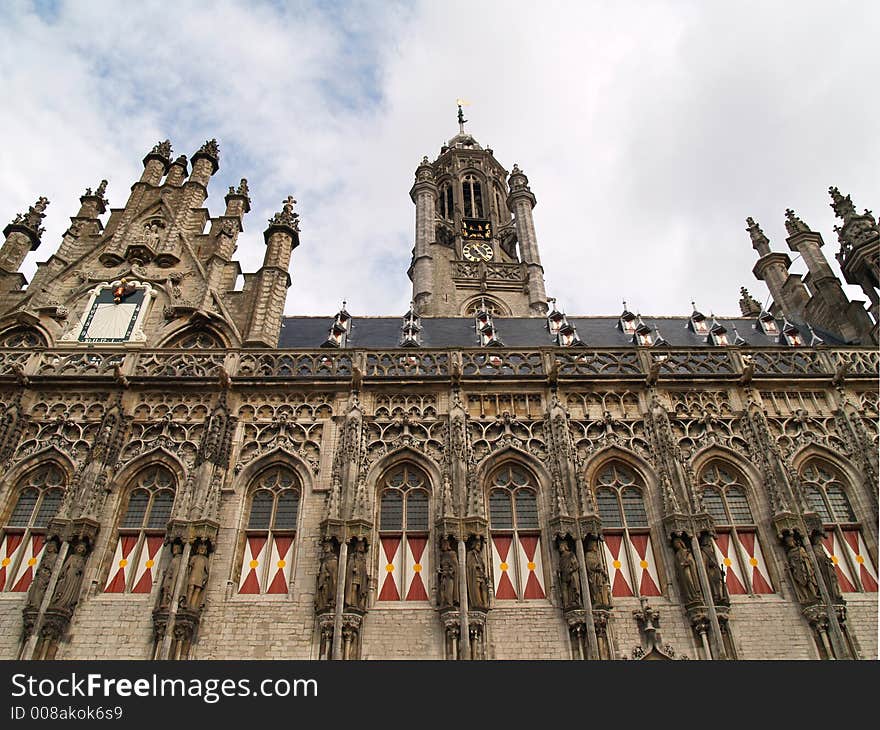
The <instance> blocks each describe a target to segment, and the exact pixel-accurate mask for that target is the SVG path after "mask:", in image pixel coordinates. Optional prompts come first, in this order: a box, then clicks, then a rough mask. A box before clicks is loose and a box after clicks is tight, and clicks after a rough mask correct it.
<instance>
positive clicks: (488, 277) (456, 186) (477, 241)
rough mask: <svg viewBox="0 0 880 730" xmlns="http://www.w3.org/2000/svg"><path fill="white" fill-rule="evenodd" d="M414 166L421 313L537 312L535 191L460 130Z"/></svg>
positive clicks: (541, 296) (541, 301) (539, 278)
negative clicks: (437, 151)
mask: <svg viewBox="0 0 880 730" xmlns="http://www.w3.org/2000/svg"><path fill="white" fill-rule="evenodd" d="M466 121H467V120H466V119H465V118H464V114H463V112H462V109H461V106H459V108H458V125H459V132H458V134H457V135H455V136H454V137H453V138H452V139H450V140H449V142H448V143H446V144H445V145H443V146H442V147H441V148H440V155H439V156H438V157H437V159H435V160H434V161H433V162H430V161H429V160H428V158H427V157H425V158H423V159H422V162H421V164H419V166H418V167H417V168H416V175H415V177H416V179H415V184H414V185H413V187H412V190H410V197H411V198H412V200H413V203H415V206H416V236H415V247H414V249H413V258H412V263H411V265H410V268H409V271H408V274H409V277H410V279H411V280H412V283H413V301H414V303H415V309H416V313H417V314H418V315H419V316H422V317H462V316H470V315H473V314H474V312H475V311H476V310H477V309H478V308H480V307H481V306H482V305H485V306H486V307H487V308H488V309H490V310H492V311H493V313H494V315H495V316H500V317H505V316H506V317H543V316H545V315H546V313H547V295H546V293H545V291H544V269H543V267H542V266H541V259H540V256H539V255H538V245H537V239H536V236H535V226H534V223H533V221H532V209H533V208H534V207H535V202H536V201H535V196H534V195H533V194H532V191H531V190H530V189H529V181H528V178H527V177H526V176H525V174H524V173H523V172H522V170H520V169H519V167H518V166H517V165H514V166H513V171H512V172H511V173H510V174H509V175H508V173H507V170H505V169H504V168H503V167H502V166H501V164H500V163H499V162H498V161H497V160H496V159H495V157H494V155H493V153H492V150H491V149H490V148H488V147H487V148H485V149H484V148H483V147H481V146H480V145H479V144H478V143H477V141H476V140H475V139H474V138H473V137H472V136H471V135H470V134H468V133H466V132H465V130H464V124H465V122H466Z"/></svg>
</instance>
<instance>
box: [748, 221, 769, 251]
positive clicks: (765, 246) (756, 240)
mask: <svg viewBox="0 0 880 730" xmlns="http://www.w3.org/2000/svg"><path fill="white" fill-rule="evenodd" d="M746 225H747V226H748V228H746V230H747V231H748V232H749V237H750V238H751V239H752V248H754V249H755V250H756V251H757V252H758V253H760V254H761V255H762V256H764V255H766V254H768V253H770V239H769V238H767V236H765V235H764V231H762V230H761V226H759V225H758V224H757V223H755V219H754V218H752V217H751V216H749V217H748V218H746Z"/></svg>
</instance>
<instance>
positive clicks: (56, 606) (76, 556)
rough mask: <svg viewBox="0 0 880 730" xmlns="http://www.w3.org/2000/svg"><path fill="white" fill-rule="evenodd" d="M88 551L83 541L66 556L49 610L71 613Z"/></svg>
mask: <svg viewBox="0 0 880 730" xmlns="http://www.w3.org/2000/svg"><path fill="white" fill-rule="evenodd" d="M88 551H89V548H88V545H87V544H86V542H85V540H80V541H79V542H77V543H76V546H75V547H74V548H73V552H72V553H70V554H68V556H67V560H65V561H64V567H63V568H61V574H60V575H59V576H58V583H57V584H56V585H55V592H54V593H53V594H52V600H51V601H50V602H49V608H50V609H52V610H53V611H55V610H61V611H65V610H66V611H72V610H73V608H74V606H76V602H77V601H78V600H79V590H80V586H82V579H83V571H84V570H85V567H86V560H87V559H88Z"/></svg>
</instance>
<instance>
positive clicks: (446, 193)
mask: <svg viewBox="0 0 880 730" xmlns="http://www.w3.org/2000/svg"><path fill="white" fill-rule="evenodd" d="M453 210H454V208H453V203H452V185H450V184H449V183H444V184H443V185H442V186H441V188H440V217H441V218H443V219H445V220H448V221H451V220H452V217H453V216H452V212H453Z"/></svg>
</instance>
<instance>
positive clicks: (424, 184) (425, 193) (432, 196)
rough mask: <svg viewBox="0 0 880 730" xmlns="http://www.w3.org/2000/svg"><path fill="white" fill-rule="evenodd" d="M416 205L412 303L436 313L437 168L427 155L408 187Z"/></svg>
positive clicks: (417, 308)
mask: <svg viewBox="0 0 880 730" xmlns="http://www.w3.org/2000/svg"><path fill="white" fill-rule="evenodd" d="M409 195H410V198H412V201H413V203H415V205H416V240H415V248H414V250H413V261H412V266H411V268H410V278H411V279H412V284H413V303H414V307H415V311H416V314H419V315H424V314H431V313H433V312H432V310H430V309H429V306H430V302H431V295H432V293H433V286H434V281H433V277H434V262H433V258H432V256H431V246H432V244H433V243H434V240H435V237H434V236H435V234H434V218H435V215H436V214H435V201H436V200H437V185H436V183H435V182H434V168H433V167H432V165H431V164H430V163H429V162H428V158H427V157H425V158H423V159H422V162H421V164H419V166H418V167H417V168H416V182H415V184H414V185H413V186H412V189H411V190H410V191H409Z"/></svg>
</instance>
